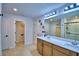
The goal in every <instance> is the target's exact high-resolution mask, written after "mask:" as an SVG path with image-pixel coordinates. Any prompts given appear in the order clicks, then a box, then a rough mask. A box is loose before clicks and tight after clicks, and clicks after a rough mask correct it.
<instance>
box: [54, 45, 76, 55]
mask: <svg viewBox="0 0 79 59" xmlns="http://www.w3.org/2000/svg"><path fill="white" fill-rule="evenodd" d="M53 56H76V53H75V52H73V51H70V50H68V49H65V48H62V47H59V46H56V45H53Z"/></svg>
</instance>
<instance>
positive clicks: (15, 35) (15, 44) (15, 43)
mask: <svg viewBox="0 0 79 59" xmlns="http://www.w3.org/2000/svg"><path fill="white" fill-rule="evenodd" d="M16 21H21V22H23V23H24V45H25V44H26V42H25V41H26V22H25V21H24V20H20V19H17V20H15V21H14V32H15V33H14V36H15V47H16Z"/></svg>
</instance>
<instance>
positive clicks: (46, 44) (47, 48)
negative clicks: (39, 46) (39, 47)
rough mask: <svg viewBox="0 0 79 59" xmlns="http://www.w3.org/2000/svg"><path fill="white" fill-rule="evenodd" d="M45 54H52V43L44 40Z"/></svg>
mask: <svg viewBox="0 0 79 59" xmlns="http://www.w3.org/2000/svg"><path fill="white" fill-rule="evenodd" d="M43 56H52V44H51V43H49V42H46V41H43Z"/></svg>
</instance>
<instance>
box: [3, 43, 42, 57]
mask: <svg viewBox="0 0 79 59" xmlns="http://www.w3.org/2000/svg"><path fill="white" fill-rule="evenodd" d="M2 55H3V56H41V55H40V54H39V53H38V52H37V50H36V46H35V45H27V46H24V45H23V44H21V43H20V44H17V46H16V48H12V49H6V50H3V52H2Z"/></svg>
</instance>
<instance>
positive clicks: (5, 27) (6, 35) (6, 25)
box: [1, 19, 10, 49]
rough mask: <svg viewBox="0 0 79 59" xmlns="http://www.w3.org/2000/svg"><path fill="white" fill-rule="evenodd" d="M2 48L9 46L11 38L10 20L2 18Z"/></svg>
mask: <svg viewBox="0 0 79 59" xmlns="http://www.w3.org/2000/svg"><path fill="white" fill-rule="evenodd" d="M1 30H2V31H1V32H2V49H8V48H9V45H10V44H9V43H10V42H9V41H10V40H9V39H10V21H9V20H6V19H2V29H1Z"/></svg>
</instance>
